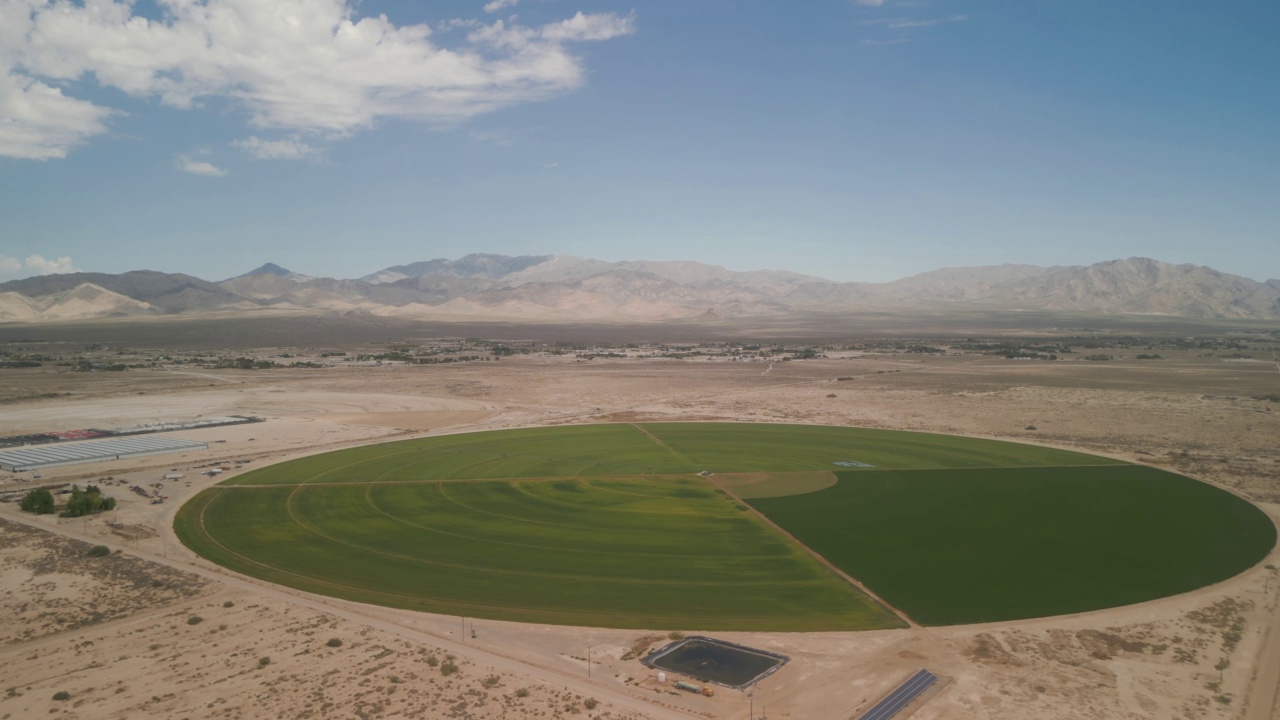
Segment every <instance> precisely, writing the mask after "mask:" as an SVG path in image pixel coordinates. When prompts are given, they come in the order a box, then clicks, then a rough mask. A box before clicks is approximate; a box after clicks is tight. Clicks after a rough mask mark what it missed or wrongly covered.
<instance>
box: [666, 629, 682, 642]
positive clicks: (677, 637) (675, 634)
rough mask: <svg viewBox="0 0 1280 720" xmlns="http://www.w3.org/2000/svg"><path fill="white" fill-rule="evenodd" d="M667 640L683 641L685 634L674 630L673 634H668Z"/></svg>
mask: <svg viewBox="0 0 1280 720" xmlns="http://www.w3.org/2000/svg"><path fill="white" fill-rule="evenodd" d="M667 639H668V640H683V639H684V633H682V632H680V631H679V630H672V631H671V632H669V633H667Z"/></svg>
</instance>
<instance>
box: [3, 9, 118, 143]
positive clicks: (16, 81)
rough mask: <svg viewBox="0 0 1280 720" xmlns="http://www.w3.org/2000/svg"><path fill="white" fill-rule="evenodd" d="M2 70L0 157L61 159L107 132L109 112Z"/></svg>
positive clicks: (27, 78)
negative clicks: (69, 151)
mask: <svg viewBox="0 0 1280 720" xmlns="http://www.w3.org/2000/svg"><path fill="white" fill-rule="evenodd" d="M0 22H2V20H0ZM5 70H6V69H5V68H4V67H0V156H8V157H16V158H25V159H28V160H49V159H51V158H63V157H66V156H67V151H68V150H70V149H72V148H74V147H76V146H77V145H81V144H83V143H84V142H86V141H87V140H88V139H89V138H91V137H93V136H94V135H99V134H101V133H104V132H106V131H107V125H106V119H107V118H108V117H110V116H111V115H112V114H113V113H112V111H111V110H109V109H107V108H103V107H99V106H97V105H94V104H93V103H90V102H85V101H84V100H77V99H75V98H72V97H68V96H66V95H63V94H62V90H60V89H58V88H56V87H52V86H50V85H46V84H45V83H42V82H40V81H38V80H33V79H31V78H29V77H25V76H23V75H21V74H18V73H14V72H5Z"/></svg>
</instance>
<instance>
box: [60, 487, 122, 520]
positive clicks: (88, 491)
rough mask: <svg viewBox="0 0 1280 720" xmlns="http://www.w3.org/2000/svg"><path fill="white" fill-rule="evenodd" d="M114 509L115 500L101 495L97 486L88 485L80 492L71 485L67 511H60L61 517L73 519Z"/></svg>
mask: <svg viewBox="0 0 1280 720" xmlns="http://www.w3.org/2000/svg"><path fill="white" fill-rule="evenodd" d="M115 507H116V499H115V498H112V497H107V496H105V495H103V494H102V491H101V490H99V489H98V486H96V485H88V486H86V487H85V489H84V490H81V489H80V488H79V487H77V486H75V485H72V486H71V499H70V500H68V501H67V509H66V510H63V511H62V517H67V518H73V517H80V516H82V515H92V514H94V513H100V512H102V511H104V510H114V509H115Z"/></svg>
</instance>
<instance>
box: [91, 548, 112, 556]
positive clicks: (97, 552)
mask: <svg viewBox="0 0 1280 720" xmlns="http://www.w3.org/2000/svg"><path fill="white" fill-rule="evenodd" d="M110 554H111V548H109V547H107V546H106V545H94V546H93V547H91V548H89V552H88V555H89V557H106V556H108V555H110Z"/></svg>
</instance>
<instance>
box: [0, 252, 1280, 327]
mask: <svg viewBox="0 0 1280 720" xmlns="http://www.w3.org/2000/svg"><path fill="white" fill-rule="evenodd" d="M889 307H892V308H897V309H909V308H912V307H918V308H925V307H927V308H930V309H932V310H937V309H939V308H944V309H945V308H947V307H955V308H957V309H961V308H963V309H990V310H1053V311H1077V312H1092V313H1102V314H1122V313H1145V314H1165V315H1175V316H1183V317H1194V318H1253V319H1275V318H1280V280H1268V281H1267V282H1258V281H1255V280H1251V279H1248V278H1244V277H1240V276H1237V275H1229V274H1226V273H1222V272H1219V271H1217V270H1214V269H1212V268H1208V267H1203V266H1198V265H1172V264H1169V263H1163V262H1159V261H1157V260H1151V259H1148V258H1128V259H1125V260H1111V261H1107V262H1101V263H1097V264H1094V265H1088V266H1081V265H1069V266H1054V267H1039V266H1033V265H997V266H986V267H962V268H944V269H941V270H934V271H930V272H926V273H921V274H919V275H914V276H911V277H907V278H902V279H900V280H895V281H892V282H887V283H859V282H833V281H829V280H824V279H822V278H817V277H813V276H808V275H802V274H799V273H793V272H788V271H780V270H758V271H751V272H736V271H732V270H727V269H725V268H723V267H719V266H714V265H706V264H703V263H697V262H682V261H663V262H653V261H624V262H616V263H611V262H606V261H603V260H594V259H591V258H579V257H574V256H569V255H556V256H551V255H526V256H519V257H508V256H503V255H492V254H473V255H468V256H466V257H463V258H460V259H458V260H446V259H436V260H429V261H424V262H415V263H411V264H408V265H396V266H393V267H390V268H386V269H385V270H381V271H379V272H376V273H372V274H370V275H366V276H364V277H363V278H360V279H334V278H317V277H311V276H307V275H301V274H298V273H294V272H291V271H289V270H287V269H285V268H282V267H280V266H279V265H275V264H273V263H267V264H265V265H263V266H262V267H259V268H257V269H256V270H253V271H251V272H248V273H245V274H243V275H239V276H236V277H234V278H230V279H228V280H224V281H222V282H220V283H211V282H208V281H205V280H201V279H199V278H195V277H192V276H189V275H182V274H169V273H159V272H154V271H147V270H140V271H133V272H127V273H122V274H119V275H109V274H104V273H71V274H65V275H47V276H41V277H33V278H26V279H24V280H15V281H11V282H7V283H3V284H0V321H2V322H40V321H45V320H58V319H84V318H101V317H120V316H133V315H159V314H179V313H226V312H232V313H235V312H263V311H275V312H287V313H317V312H323V313H341V314H355V315H360V314H364V315H370V316H396V317H413V318H436V319H453V318H458V319H462V318H466V319H494V320H499V319H514V320H537V321H546V320H594V321H628V322H635V321H640V322H653V321H663V320H675V319H693V318H702V317H709V318H715V317H722V318H731V317H752V316H767V315H785V314H788V313H795V312H850V311H856V310H859V309H866V308H889Z"/></svg>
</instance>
